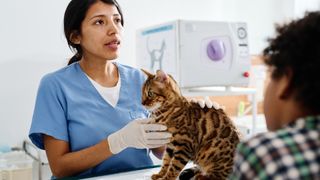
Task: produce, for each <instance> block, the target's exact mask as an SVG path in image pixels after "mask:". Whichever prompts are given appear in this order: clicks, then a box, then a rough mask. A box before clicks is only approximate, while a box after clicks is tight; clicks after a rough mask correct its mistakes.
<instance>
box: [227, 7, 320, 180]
mask: <svg viewBox="0 0 320 180" xmlns="http://www.w3.org/2000/svg"><path fill="white" fill-rule="evenodd" d="M276 32H277V35H276V37H275V38H273V39H269V46H268V47H267V48H265V49H264V51H263V59H264V61H265V64H266V65H267V66H268V68H269V71H270V76H271V78H270V79H271V80H270V83H269V84H268V87H267V89H266V93H265V99H264V113H265V117H266V123H267V128H268V130H269V131H268V132H266V133H261V134H258V135H256V136H255V137H252V138H250V139H248V140H245V141H243V142H241V143H239V145H238V147H237V151H236V157H235V164H234V169H233V173H232V174H231V175H230V179H320V80H319V71H320V12H309V13H306V15H305V16H304V17H303V18H302V19H298V20H294V21H291V22H290V23H288V24H285V25H282V26H278V27H277V28H276Z"/></svg>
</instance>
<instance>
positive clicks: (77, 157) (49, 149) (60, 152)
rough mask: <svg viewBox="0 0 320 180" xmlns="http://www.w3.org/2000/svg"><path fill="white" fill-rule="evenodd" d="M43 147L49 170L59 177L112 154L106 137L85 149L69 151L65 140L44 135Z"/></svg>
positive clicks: (91, 164)
mask: <svg viewBox="0 0 320 180" xmlns="http://www.w3.org/2000/svg"><path fill="white" fill-rule="evenodd" d="M45 149H46V153H47V156H48V160H49V164H50V168H51V171H52V173H53V175H54V176H56V177H59V178H61V177H68V176H73V175H75V174H78V173H80V172H83V171H85V170H87V169H90V168H92V167H94V166H96V165H98V164H99V163H101V162H102V161H104V160H105V159H107V158H109V157H110V156H112V153H111V152H110V150H109V145H108V142H107V140H106V139H105V140H102V141H101V142H99V143H98V144H96V145H94V146H91V147H88V148H86V149H83V150H80V151H76V152H70V150H69V145H68V143H67V142H65V141H61V140H56V139H54V138H52V137H50V136H46V137H45Z"/></svg>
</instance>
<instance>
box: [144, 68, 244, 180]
mask: <svg viewBox="0 0 320 180" xmlns="http://www.w3.org/2000/svg"><path fill="white" fill-rule="evenodd" d="M142 71H143V72H144V73H145V74H146V75H147V76H148V78H147V80H146V81H145V83H144V85H143V89H142V104H143V105H144V106H145V107H146V108H148V109H149V110H150V111H151V117H152V118H153V120H154V121H155V122H156V123H160V124H164V125H166V126H167V127H168V131H169V132H171V133H172V139H171V141H170V143H169V144H167V146H166V151H165V154H164V156H163V164H162V166H161V170H160V172H159V173H158V174H153V175H152V176H151V178H152V179H153V180H154V179H161V180H175V179H176V178H177V177H178V176H179V174H180V172H181V170H182V169H183V168H184V167H185V165H186V164H187V163H188V162H189V161H193V163H194V164H196V166H195V167H193V168H190V169H186V170H184V171H183V172H181V174H180V176H179V178H180V179H190V178H192V177H193V178H194V179H210V180H212V179H226V178H227V177H228V174H229V173H231V171H232V166H233V157H234V151H235V149H236V145H237V144H238V142H239V133H238V131H237V129H236V127H235V126H234V124H233V123H232V121H231V120H230V119H229V117H228V116H227V115H226V114H225V112H224V111H223V110H221V109H218V110H217V109H214V108H207V107H205V108H203V109H202V108H201V107H200V106H199V105H198V104H197V103H195V102H189V101H188V100H187V99H186V98H185V97H183V96H182V95H181V93H180V89H179V87H178V85H177V83H176V82H175V80H174V79H173V78H172V76H170V75H167V74H165V73H164V72H163V71H161V70H158V71H157V73H156V75H154V74H151V73H149V72H147V71H145V70H142Z"/></svg>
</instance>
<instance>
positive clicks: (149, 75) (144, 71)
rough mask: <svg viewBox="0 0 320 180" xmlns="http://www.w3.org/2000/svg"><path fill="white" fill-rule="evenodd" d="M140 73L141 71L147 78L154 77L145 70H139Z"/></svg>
mask: <svg viewBox="0 0 320 180" xmlns="http://www.w3.org/2000/svg"><path fill="white" fill-rule="evenodd" d="M141 71H142V72H143V73H145V74H146V75H147V76H148V77H153V76H154V75H153V74H151V73H150V72H149V71H147V70H145V69H141Z"/></svg>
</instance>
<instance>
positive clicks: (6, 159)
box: [0, 151, 33, 180]
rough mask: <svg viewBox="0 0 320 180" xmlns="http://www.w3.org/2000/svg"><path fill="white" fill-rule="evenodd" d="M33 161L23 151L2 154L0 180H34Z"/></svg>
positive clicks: (0, 155)
mask: <svg viewBox="0 0 320 180" xmlns="http://www.w3.org/2000/svg"><path fill="white" fill-rule="evenodd" d="M32 167H33V159H32V158H31V157H29V156H28V155H27V154H26V153H25V152H23V151H10V152H6V153H1V154H0V180H19V179H25V180H32V177H33V174H32Z"/></svg>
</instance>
